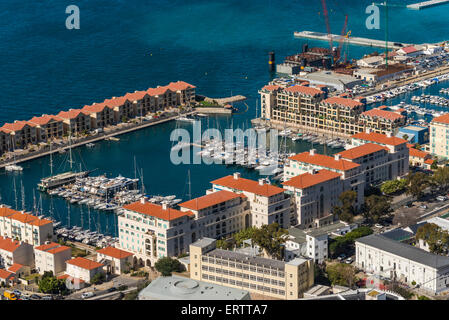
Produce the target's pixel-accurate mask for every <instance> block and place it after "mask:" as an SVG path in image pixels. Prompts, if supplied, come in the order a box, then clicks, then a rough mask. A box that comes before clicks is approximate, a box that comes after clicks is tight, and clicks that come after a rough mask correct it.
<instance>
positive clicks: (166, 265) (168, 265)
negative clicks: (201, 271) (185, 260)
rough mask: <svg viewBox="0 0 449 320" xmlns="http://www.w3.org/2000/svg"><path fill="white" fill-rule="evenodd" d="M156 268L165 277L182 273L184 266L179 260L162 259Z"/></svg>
mask: <svg viewBox="0 0 449 320" xmlns="http://www.w3.org/2000/svg"><path fill="white" fill-rule="evenodd" d="M154 267H155V268H156V270H157V271H159V272H160V273H161V274H162V276H163V277H169V276H171V273H172V272H182V271H183V266H182V264H181V262H179V261H178V260H177V259H172V258H170V257H163V258H160V259H159V260H158V261H157V262H156V263H155V264H154Z"/></svg>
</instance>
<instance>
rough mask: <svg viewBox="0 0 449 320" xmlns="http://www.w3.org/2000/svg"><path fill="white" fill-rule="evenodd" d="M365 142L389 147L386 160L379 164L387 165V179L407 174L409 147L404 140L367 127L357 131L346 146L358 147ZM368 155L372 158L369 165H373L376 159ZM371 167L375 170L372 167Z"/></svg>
mask: <svg viewBox="0 0 449 320" xmlns="http://www.w3.org/2000/svg"><path fill="white" fill-rule="evenodd" d="M366 143H373V144H377V145H380V146H383V147H386V148H388V149H389V152H388V160H387V161H388V162H387V163H384V164H381V165H382V166H387V167H388V175H387V180H392V179H397V178H400V177H403V176H405V175H407V174H408V171H409V149H408V147H407V141H406V140H404V139H401V138H397V137H394V136H392V135H391V133H388V132H387V133H386V134H381V133H377V132H372V131H371V130H370V129H367V130H366V131H365V132H359V133H357V134H355V135H353V136H352V137H351V145H349V146H347V148H353V147H358V146H360V145H363V144H366ZM379 154H380V153H379ZM369 157H370V158H372V159H370V160H372V161H374V162H373V163H371V166H373V165H375V163H376V162H377V160H378V159H374V157H372V156H371V155H370V156H369ZM379 165H380V164H379ZM371 169H376V170H377V168H374V167H372V168H371ZM374 180H376V179H374Z"/></svg>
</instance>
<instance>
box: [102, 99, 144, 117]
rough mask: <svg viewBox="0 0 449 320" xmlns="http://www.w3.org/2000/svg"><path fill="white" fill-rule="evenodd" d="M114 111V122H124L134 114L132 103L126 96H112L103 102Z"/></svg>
mask: <svg viewBox="0 0 449 320" xmlns="http://www.w3.org/2000/svg"><path fill="white" fill-rule="evenodd" d="M103 103H104V104H105V105H107V106H108V107H109V108H111V109H112V110H113V112H114V124H117V123H121V122H126V121H128V120H129V119H132V118H134V117H135V116H136V110H135V106H134V103H133V102H131V101H129V100H128V99H127V98H126V96H124V97H112V99H106V100H104V102H103Z"/></svg>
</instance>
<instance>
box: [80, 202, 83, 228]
mask: <svg viewBox="0 0 449 320" xmlns="http://www.w3.org/2000/svg"><path fill="white" fill-rule="evenodd" d="M83 216H84V212H83V206H80V218H81V229H84V217H83Z"/></svg>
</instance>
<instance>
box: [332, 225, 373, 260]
mask: <svg viewBox="0 0 449 320" xmlns="http://www.w3.org/2000/svg"><path fill="white" fill-rule="evenodd" d="M372 233H373V230H371V228H370V227H365V226H364V227H359V228H356V229H354V230H352V231H350V232H348V233H347V234H345V235H344V236H340V237H336V238H335V239H332V240H330V241H329V254H330V256H331V257H334V258H335V257H337V256H339V255H340V254H342V253H345V254H346V253H348V252H352V251H353V249H354V242H355V240H356V239H358V238H361V237H365V236H368V235H370V234H372Z"/></svg>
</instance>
